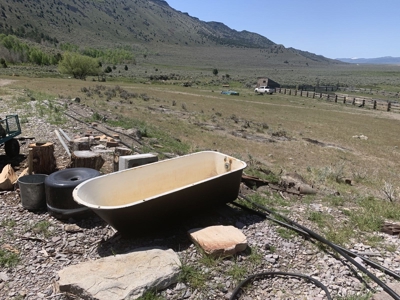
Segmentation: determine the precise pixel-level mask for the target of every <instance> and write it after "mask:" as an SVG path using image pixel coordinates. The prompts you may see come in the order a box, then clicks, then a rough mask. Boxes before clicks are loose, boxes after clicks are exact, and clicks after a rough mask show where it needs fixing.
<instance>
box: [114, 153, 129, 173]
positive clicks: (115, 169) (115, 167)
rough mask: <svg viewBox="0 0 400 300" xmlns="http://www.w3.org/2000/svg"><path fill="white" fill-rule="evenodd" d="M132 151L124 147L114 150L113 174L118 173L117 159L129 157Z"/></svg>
mask: <svg viewBox="0 0 400 300" xmlns="http://www.w3.org/2000/svg"><path fill="white" fill-rule="evenodd" d="M131 154H132V150H131V149H129V148H124V147H116V148H115V150H114V172H116V171H119V157H120V156H124V155H131Z"/></svg>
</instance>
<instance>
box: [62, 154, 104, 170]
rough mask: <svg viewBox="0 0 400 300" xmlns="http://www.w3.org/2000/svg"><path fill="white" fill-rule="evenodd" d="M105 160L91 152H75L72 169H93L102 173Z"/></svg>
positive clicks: (71, 164)
mask: <svg viewBox="0 0 400 300" xmlns="http://www.w3.org/2000/svg"><path fill="white" fill-rule="evenodd" d="M103 164H104V159H103V157H102V156H101V155H100V154H99V153H95V152H93V151H89V150H83V151H73V152H72V155H71V162H70V165H69V167H70V168H91V169H95V170H97V171H100V169H101V167H102V166H103Z"/></svg>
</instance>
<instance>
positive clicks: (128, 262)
mask: <svg viewBox="0 0 400 300" xmlns="http://www.w3.org/2000/svg"><path fill="white" fill-rule="evenodd" d="M180 267H181V263H180V261H179V257H178V255H177V254H176V253H175V252H174V251H173V250H172V249H168V250H163V249H138V250H137V251H134V252H130V253H127V254H121V255H115V256H109V257H105V258H101V259H98V260H95V261H88V262H84V263H80V264H77V265H72V266H69V267H67V268H65V269H63V270H61V271H59V272H58V275H59V276H60V280H59V286H60V291H61V292H68V293H71V294H74V295H76V296H78V297H80V298H83V299H90V300H92V299H93V300H94V299H96V300H121V299H137V298H139V297H141V296H142V295H143V293H144V292H145V291H147V290H149V289H156V290H162V289H165V288H167V287H168V286H169V285H171V284H173V283H176V282H177V278H178V275H179V272H180Z"/></svg>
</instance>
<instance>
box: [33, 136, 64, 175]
mask: <svg viewBox="0 0 400 300" xmlns="http://www.w3.org/2000/svg"><path fill="white" fill-rule="evenodd" d="M29 148H31V149H32V156H31V157H32V170H31V171H32V173H34V174H47V175H49V174H51V173H53V172H55V171H56V168H57V162H56V158H55V156H54V144H53V143H33V144H30V145H29Z"/></svg>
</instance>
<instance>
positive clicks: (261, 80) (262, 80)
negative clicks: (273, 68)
mask: <svg viewBox="0 0 400 300" xmlns="http://www.w3.org/2000/svg"><path fill="white" fill-rule="evenodd" d="M259 86H268V87H270V88H274V89H275V88H280V87H281V85H280V84H279V83H277V82H275V81H273V80H272V79H270V78H268V77H258V78H257V86H256V87H259Z"/></svg>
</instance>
